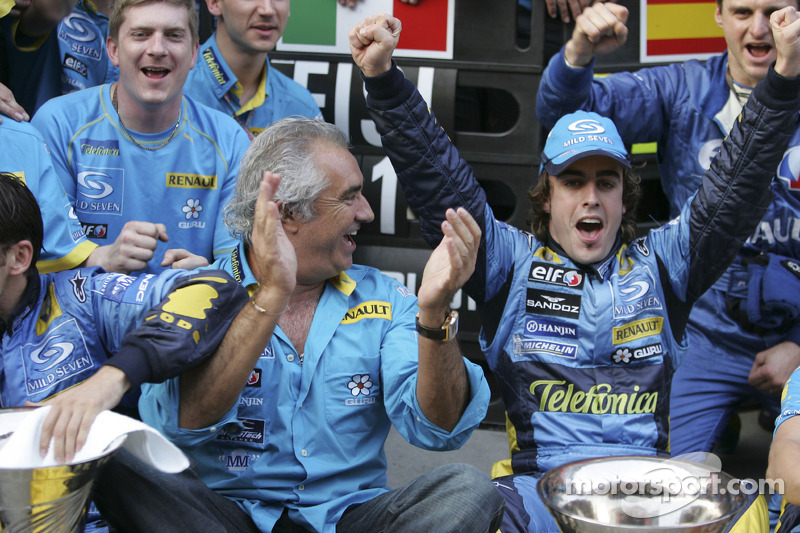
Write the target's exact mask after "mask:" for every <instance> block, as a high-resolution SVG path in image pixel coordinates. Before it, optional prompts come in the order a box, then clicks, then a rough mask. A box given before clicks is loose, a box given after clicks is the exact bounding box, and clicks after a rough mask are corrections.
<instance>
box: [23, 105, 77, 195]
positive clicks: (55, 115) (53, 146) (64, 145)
mask: <svg viewBox="0 0 800 533" xmlns="http://www.w3.org/2000/svg"><path fill="white" fill-rule="evenodd" d="M59 102H60V99H59V98H54V99H52V100H50V101H48V102H46V103H45V104H44V105H43V106H42V107H40V108H39V110H38V111H37V112H36V114H35V115H34V116H33V117H32V118H31V124H32V125H33V126H34V127H35V128H36V129H37V130H39V133H40V134H41V135H42V138H43V139H44V142H45V144H46V145H47V147H48V149H49V150H50V157H51V159H52V162H53V170H55V173H56V176H57V177H58V179H59V181H61V186H62V187H63V190H64V192H65V193H66V194H67V199H68V201H69V204H70V206H71V207H73V208H74V207H75V199H76V196H77V184H76V182H75V177H74V175H73V173H72V170H71V169H70V164H69V160H68V159H69V158H68V152H69V145H70V134H69V133H68V132H67V131H66V130H62V128H63V127H64V125H65V124H66V123H67V120H66V119H65V118H64V116H63V114H61V113H60V106H59Z"/></svg>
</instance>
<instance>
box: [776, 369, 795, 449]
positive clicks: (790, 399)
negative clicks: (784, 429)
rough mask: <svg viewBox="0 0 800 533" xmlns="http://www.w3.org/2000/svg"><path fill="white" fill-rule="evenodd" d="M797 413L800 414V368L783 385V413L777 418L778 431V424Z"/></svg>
mask: <svg viewBox="0 0 800 533" xmlns="http://www.w3.org/2000/svg"><path fill="white" fill-rule="evenodd" d="M797 415H800V368H798V369H797V370H795V371H794V372H792V375H791V377H790V378H789V380H788V381H787V382H786V385H784V386H783V392H782V393H781V413H780V414H779V415H778V418H776V419H775V430H776V431H777V430H778V426H780V425H781V424H783V423H784V422H786V421H787V420H789V419H790V418H793V417H795V416H797ZM774 435H775V433H774V432H773V436H774Z"/></svg>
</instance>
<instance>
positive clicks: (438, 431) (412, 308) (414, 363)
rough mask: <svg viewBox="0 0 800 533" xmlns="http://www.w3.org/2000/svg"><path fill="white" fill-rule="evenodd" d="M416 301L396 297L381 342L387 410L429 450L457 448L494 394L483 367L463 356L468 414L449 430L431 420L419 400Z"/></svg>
mask: <svg viewBox="0 0 800 533" xmlns="http://www.w3.org/2000/svg"><path fill="white" fill-rule="evenodd" d="M416 303H417V300H416V298H411V297H409V298H402V299H400V298H398V299H395V301H394V302H393V305H392V313H393V316H392V325H391V327H390V328H389V330H388V332H387V333H386V334H385V335H384V338H383V342H382V344H381V382H382V385H383V391H384V392H383V394H384V404H385V406H386V412H387V414H388V415H389V419H390V420H391V421H392V424H394V426H395V428H396V429H397V431H398V432H399V433H400V434H401V435H403V437H404V438H405V439H406V440H407V441H408V442H410V443H411V444H413V445H415V446H418V447H420V448H424V449H427V450H453V449H457V448H459V447H461V445H462V444H464V442H465V441H466V440H467V439H468V438H469V436H470V435H471V434H472V431H473V430H474V429H475V428H476V427H478V424H480V422H481V421H482V420H483V419H484V417H485V416H486V410H487V409H488V406H489V399H490V396H491V393H490V391H489V385H488V384H487V382H486V379H485V378H484V375H483V370H482V369H481V368H480V367H479V366H478V365H475V364H473V363H471V362H469V361H468V360H467V359H466V358H462V359H463V361H464V364H465V365H466V370H467V378H468V379H469V384H470V395H471V396H470V402H469V404H468V405H467V408H466V410H465V411H464V414H463V415H462V416H461V419H460V420H459V421H458V424H456V427H455V428H453V430H452V431H445V430H443V429H442V428H440V427H439V426H437V425H436V424H434V423H433V422H431V421H430V420H428V418H427V417H426V416H425V414H424V413H423V412H422V408H421V407H420V405H419V402H418V401H417V370H418V366H419V364H418V361H419V359H418V353H419V351H418V344H417V336H416V335H417V334H416V328H415V317H416V313H417V309H418V307H417V305H416ZM401 354H404V356H401Z"/></svg>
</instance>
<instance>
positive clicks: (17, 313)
mask: <svg viewBox="0 0 800 533" xmlns="http://www.w3.org/2000/svg"><path fill="white" fill-rule="evenodd" d="M41 284H42V283H41V280H40V279H39V271H38V270H36V268H35V267H34V268H33V271H32V272H31V274H30V276H29V277H28V284H27V285H26V287H25V292H24V293H22V298H20V301H19V303H18V304H17V306H16V307H15V308H14V310H13V311H11V314H10V315H8V323H5V322H4V321H3V319H0V328H2V331H4V332H6V333H8V334H9V335H11V334H12V333H13V330H14V327H15V325H16V322H18V320H19V319H20V318H21V317H24V316H25V315H27V314H28V312H29V311H30V309H31V308H32V307H33V304H34V302H36V300H37V299H38V298H39V290H40V288H41Z"/></svg>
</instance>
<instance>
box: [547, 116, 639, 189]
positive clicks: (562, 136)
mask: <svg viewBox="0 0 800 533" xmlns="http://www.w3.org/2000/svg"><path fill="white" fill-rule="evenodd" d="M590 155H602V156H606V157H610V158H612V159H615V160H617V161H618V162H620V163H622V165H624V166H625V167H626V168H631V162H630V161H629V160H628V151H627V150H626V149H625V145H624V144H623V143H622V139H620V138H619V134H618V133H617V128H616V126H614V123H613V122H611V121H610V120H609V119H607V118H605V117H601V116H600V115H598V114H597V113H588V112H586V111H576V112H574V113H570V114H569V115H564V116H563V117H561V118H560V119H559V120H558V122H556V124H555V126H553V128H552V129H551V130H550V133H549V134H548V135H547V142H546V143H545V145H544V150H543V151H542V165H541V167H540V169H539V172H541V171H542V169H547V172H548V173H550V174H552V175H553V176H557V175H559V174H561V173H562V172H563V171H564V170H565V169H566V168H567V167H568V166H570V165H571V164H572V163H574V162H575V161H577V160H578V159H581V158H583V157H588V156H590Z"/></svg>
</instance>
